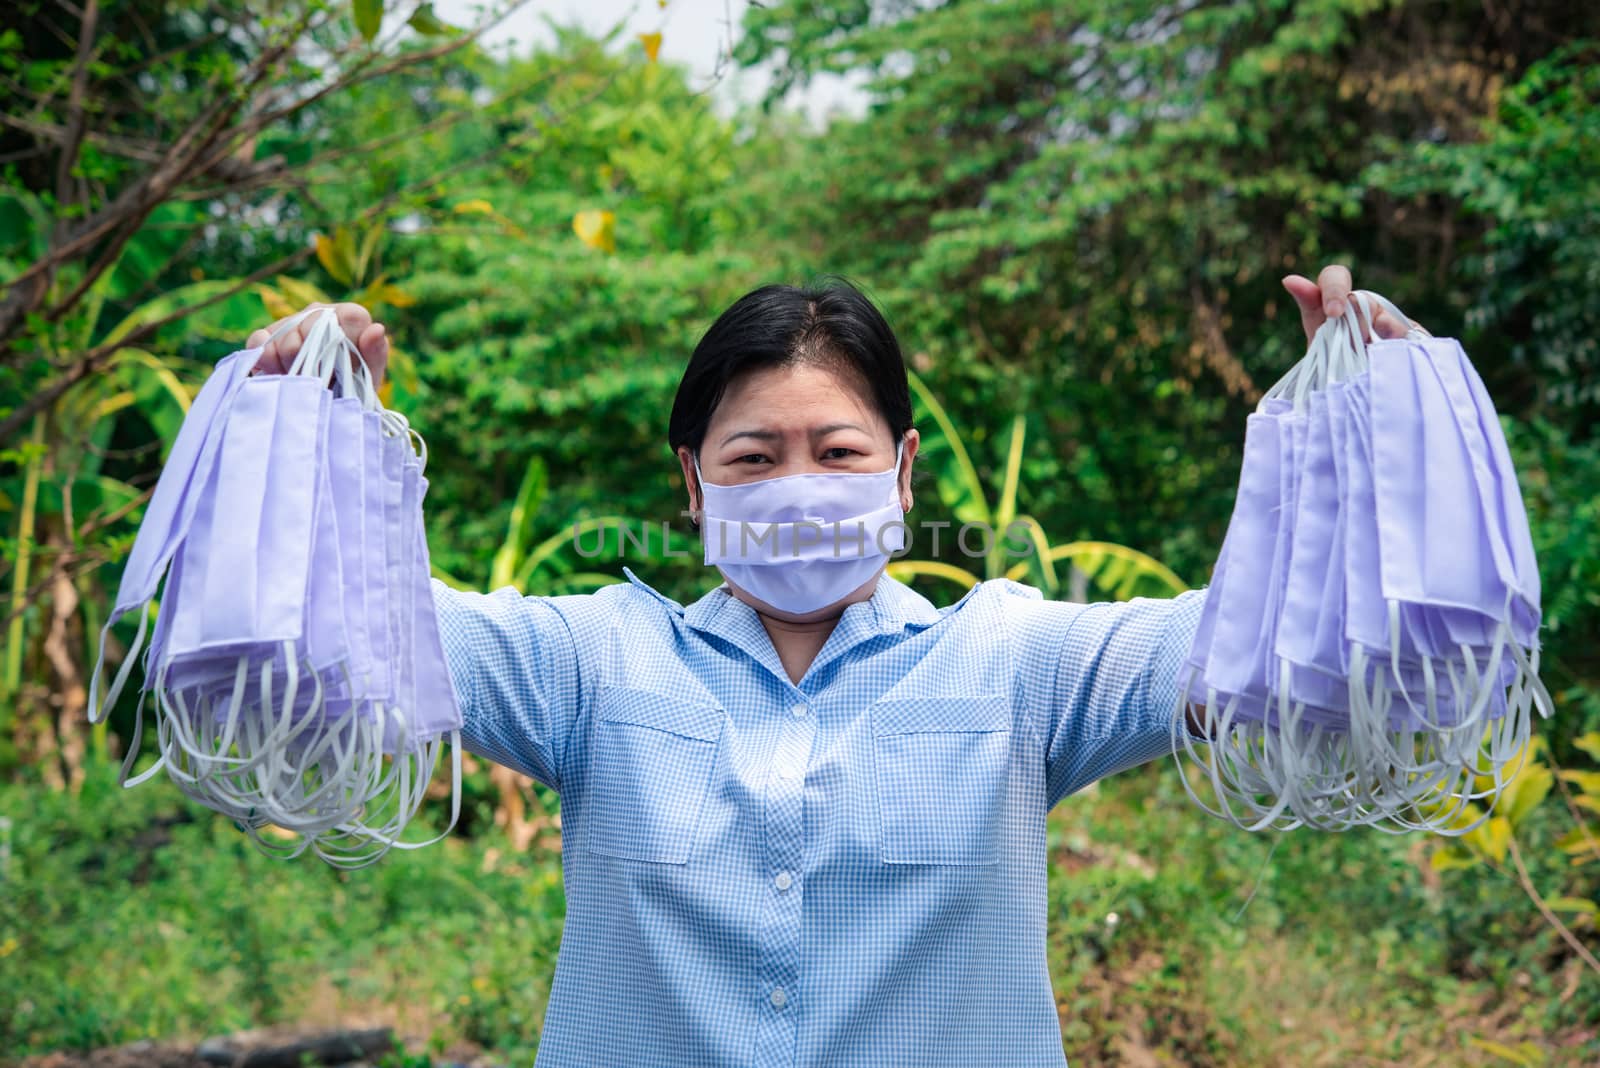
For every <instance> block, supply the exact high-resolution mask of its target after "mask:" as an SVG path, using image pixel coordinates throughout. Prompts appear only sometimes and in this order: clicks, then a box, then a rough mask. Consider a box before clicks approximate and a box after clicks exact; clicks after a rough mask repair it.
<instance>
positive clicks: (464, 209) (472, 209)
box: [450, 200, 494, 215]
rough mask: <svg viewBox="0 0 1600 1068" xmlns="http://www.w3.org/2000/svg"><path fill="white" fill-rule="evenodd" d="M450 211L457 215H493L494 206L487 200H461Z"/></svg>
mask: <svg viewBox="0 0 1600 1068" xmlns="http://www.w3.org/2000/svg"><path fill="white" fill-rule="evenodd" d="M450 210H452V211H454V212H455V213H456V214H457V215H493V214H494V205H493V204H491V203H489V202H488V201H487V200H463V201H462V202H461V203H459V204H457V205H456V206H455V207H454V208H452V209H450Z"/></svg>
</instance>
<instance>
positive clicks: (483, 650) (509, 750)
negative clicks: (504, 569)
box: [432, 579, 583, 791]
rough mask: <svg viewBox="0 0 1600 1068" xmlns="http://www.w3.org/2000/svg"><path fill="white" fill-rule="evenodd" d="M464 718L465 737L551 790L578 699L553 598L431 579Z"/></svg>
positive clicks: (574, 668) (469, 745) (573, 645)
mask: <svg viewBox="0 0 1600 1068" xmlns="http://www.w3.org/2000/svg"><path fill="white" fill-rule="evenodd" d="M432 583H433V601H434V609H435V611H436V613H437V615H438V620H439V637H440V639H441V640H442V642H443V645H444V653H445V660H446V661H447V662H448V664H449V666H450V680H451V682H452V684H453V685H454V687H455V692H456V699H457V701H459V703H460V705H461V714H462V719H463V721H464V722H463V725H462V731H461V739H462V745H463V746H464V747H465V748H466V749H467V750H468V751H469V752H473V753H476V754H478V755H479V756H482V757H486V758H488V759H489V760H493V761H495V762H496V763H498V764H504V765H505V766H506V767H509V768H512V769H514V770H516V771H520V772H522V773H523V774H524V775H530V776H532V777H533V778H534V779H537V780H538V781H539V782H542V783H544V784H546V785H547V786H550V787H551V788H553V789H555V790H558V791H559V790H560V789H561V778H562V775H561V772H562V767H563V757H564V755H565V753H566V750H567V742H568V739H569V738H570V736H571V734H572V730H573V725H574V723H575V722H576V720H577V717H578V711H579V709H580V707H581V705H582V699H583V693H582V672H581V671H580V660H579V647H578V642H577V641H576V640H575V639H574V637H573V633H572V628H571V626H570V625H569V623H568V620H567V618H566V616H565V614H564V613H563V612H562V611H560V609H559V608H558V607H557V605H556V601H557V600H572V598H559V599H557V598H546V597H527V596H524V595H522V594H520V593H518V592H517V591H516V590H514V589H512V588H511V587H509V586H508V587H505V588H503V589H499V590H496V591H495V592H493V593H488V594H484V593H467V592H463V591H460V590H455V589H451V588H450V587H449V586H446V585H445V584H444V583H443V582H440V581H439V580H438V579H433V580H432Z"/></svg>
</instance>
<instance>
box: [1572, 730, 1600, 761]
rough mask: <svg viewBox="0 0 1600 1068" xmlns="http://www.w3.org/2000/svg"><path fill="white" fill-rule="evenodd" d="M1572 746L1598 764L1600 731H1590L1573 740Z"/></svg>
mask: <svg viewBox="0 0 1600 1068" xmlns="http://www.w3.org/2000/svg"><path fill="white" fill-rule="evenodd" d="M1572 744H1573V745H1575V746H1577V747H1578V748H1579V749H1582V750H1583V751H1584V752H1585V753H1588V754H1589V756H1590V757H1591V758H1593V759H1594V760H1595V761H1597V762H1600V731H1590V732H1589V733H1588V734H1585V735H1584V736H1583V737H1581V738H1574V739H1573V740H1572Z"/></svg>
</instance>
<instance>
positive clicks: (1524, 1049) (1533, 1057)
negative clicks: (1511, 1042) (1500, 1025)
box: [1467, 1036, 1544, 1068]
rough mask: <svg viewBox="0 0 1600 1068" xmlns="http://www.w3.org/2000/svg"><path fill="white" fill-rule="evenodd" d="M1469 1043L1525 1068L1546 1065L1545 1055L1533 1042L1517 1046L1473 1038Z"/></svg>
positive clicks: (1537, 1067)
mask: <svg viewBox="0 0 1600 1068" xmlns="http://www.w3.org/2000/svg"><path fill="white" fill-rule="evenodd" d="M1467 1041H1469V1042H1471V1043H1472V1044H1473V1045H1474V1046H1477V1047H1478V1048H1479V1049H1481V1050H1483V1051H1484V1052H1486V1053H1493V1054H1494V1055H1495V1056H1496V1057H1503V1058H1504V1059H1506V1060H1508V1061H1510V1062H1511V1063H1512V1064H1520V1065H1522V1066H1523V1068H1539V1066H1540V1065H1542V1064H1544V1053H1543V1051H1541V1050H1540V1049H1539V1047H1538V1046H1535V1045H1534V1044H1533V1043H1532V1042H1518V1043H1517V1044H1516V1045H1515V1046H1507V1045H1503V1044H1502V1043H1499V1042H1491V1041H1490V1040H1489V1039H1487V1038H1478V1037H1476V1036H1473V1037H1472V1038H1469V1039H1468V1040H1467Z"/></svg>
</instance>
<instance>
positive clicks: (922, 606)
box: [622, 567, 976, 681]
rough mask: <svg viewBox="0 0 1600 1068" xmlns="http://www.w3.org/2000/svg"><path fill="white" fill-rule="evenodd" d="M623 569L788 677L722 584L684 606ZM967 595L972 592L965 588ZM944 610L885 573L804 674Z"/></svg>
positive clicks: (755, 620)
mask: <svg viewBox="0 0 1600 1068" xmlns="http://www.w3.org/2000/svg"><path fill="white" fill-rule="evenodd" d="M622 573H623V574H624V575H626V576H627V578H628V581H629V582H631V583H633V584H634V585H635V586H638V587H639V588H640V589H642V590H644V591H645V592H647V593H649V594H650V595H651V596H652V597H655V598H656V599H657V600H659V601H661V602H662V603H663V604H664V605H665V606H666V607H667V609H668V610H669V611H671V612H673V613H675V614H677V615H679V616H681V617H682V618H683V621H684V622H685V623H687V624H688V625H689V626H690V627H692V628H694V629H695V630H697V631H699V632H701V633H702V634H706V635H708V636H710V637H715V638H721V639H723V640H724V641H727V642H729V643H730V644H732V645H734V646H736V647H738V648H741V649H743V650H745V651H746V652H748V653H750V654H751V655H752V656H754V657H755V658H756V659H757V660H759V661H761V662H762V663H763V664H765V665H766V666H767V667H768V668H769V669H770V670H772V671H773V673H774V674H776V675H777V676H778V677H779V678H782V679H784V680H785V681H788V676H787V674H786V673H785V672H784V670H783V666H782V664H781V663H780V662H779V661H778V659H777V652H776V651H775V650H774V649H773V648H772V642H771V639H770V638H769V637H768V636H767V633H766V628H765V627H763V626H762V625H761V618H760V616H758V615H757V614H756V611H755V609H753V608H751V607H750V606H749V605H747V604H745V603H744V602H743V601H741V600H739V599H738V598H737V597H735V596H733V595H732V594H731V593H729V592H728V587H727V584H726V583H722V584H720V585H718V586H717V587H716V588H715V589H713V590H711V591H710V592H708V593H706V594H704V595H702V596H701V597H700V598H699V599H698V600H696V601H694V602H692V603H690V604H689V605H688V606H684V605H681V604H679V603H678V602H677V601H674V600H672V599H671V598H670V597H668V596H666V595H665V594H663V593H661V592H659V591H658V590H656V589H654V588H653V587H651V586H650V585H649V584H648V583H646V582H645V581H644V580H643V579H641V578H639V576H637V575H635V574H634V573H633V571H632V570H631V569H629V568H626V567H624V568H623V569H622ZM974 589H976V587H974ZM970 595H971V591H968V596H970ZM962 599H963V600H965V598H962ZM945 611H948V609H946V610H945ZM942 615H943V612H942V611H941V610H940V609H938V608H935V607H934V606H933V604H932V603H931V602H930V601H929V600H928V599H927V598H926V597H923V596H922V595H921V594H920V593H918V592H917V591H916V590H913V589H912V588H911V587H910V586H907V585H906V584H905V583H903V582H900V581H899V580H897V579H895V578H893V577H891V576H890V575H889V574H888V573H887V572H885V573H884V574H882V575H880V576H878V585H877V588H876V589H874V590H873V591H872V596H871V597H870V598H868V599H867V600H865V601H857V602H856V603H855V604H851V605H848V606H847V607H846V608H845V610H844V614H843V615H841V616H840V617H839V622H838V624H837V625H836V626H835V627H834V629H833V633H832V634H830V635H829V636H828V640H827V642H826V643H824V645H823V647H822V649H821V650H820V651H819V652H818V653H817V657H816V659H815V660H813V661H812V664H811V668H810V671H809V672H808V674H809V673H810V672H815V671H818V670H820V669H821V668H822V667H824V666H826V665H827V664H828V663H829V662H831V661H833V660H835V659H837V658H838V657H840V656H842V655H844V654H845V653H846V652H848V651H849V650H850V649H852V648H854V647H855V646H856V645H858V644H860V643H861V642H863V641H866V640H868V639H870V638H874V637H878V636H880V635H886V634H897V633H900V632H902V631H904V630H906V629H908V628H921V627H927V626H931V625H932V624H934V623H937V622H938V621H939V619H940V617H941V616H942Z"/></svg>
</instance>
